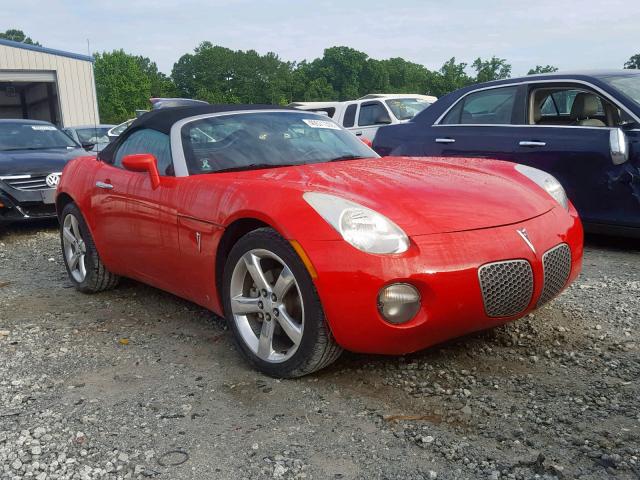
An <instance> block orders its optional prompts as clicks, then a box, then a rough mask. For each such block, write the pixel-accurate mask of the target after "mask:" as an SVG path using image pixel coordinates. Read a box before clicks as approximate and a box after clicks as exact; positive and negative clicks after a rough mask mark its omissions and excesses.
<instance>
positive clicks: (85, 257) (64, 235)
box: [60, 203, 120, 293]
mask: <svg viewBox="0 0 640 480" xmlns="http://www.w3.org/2000/svg"><path fill="white" fill-rule="evenodd" d="M60 243H61V245H62V258H63V259H64V264H65V267H66V268H67V273H68V274H69V280H71V283H73V285H74V286H75V287H76V289H77V290H80V291H81V292H84V293H96V292H101V291H103V290H109V289H111V288H113V287H115V286H116V285H117V284H118V281H119V280H120V277H118V276H117V275H114V274H113V273H111V272H110V271H109V270H107V268H106V267H105V266H104V264H103V263H102V261H101V260H100V255H98V250H97V249H96V246H95V244H94V243H93V237H92V236H91V232H89V227H88V226H87V223H86V222H85V220H84V217H83V216H82V213H81V212H80V209H79V208H78V206H77V205H76V204H75V203H69V204H67V205H66V206H65V207H64V208H63V209H62V215H61V216H60Z"/></svg>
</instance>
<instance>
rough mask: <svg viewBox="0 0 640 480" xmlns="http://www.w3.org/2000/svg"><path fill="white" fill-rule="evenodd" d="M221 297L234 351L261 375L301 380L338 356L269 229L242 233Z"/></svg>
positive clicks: (286, 252) (296, 268)
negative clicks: (234, 344) (237, 351)
mask: <svg viewBox="0 0 640 480" xmlns="http://www.w3.org/2000/svg"><path fill="white" fill-rule="evenodd" d="M222 294H223V303H224V311H225V315H226V317H227V322H228V323H229V326H230V328H231V330H232V331H233V334H234V337H235V339H236V343H237V344H238V347H239V348H240V350H241V351H242V353H243V354H244V356H245V357H246V358H247V359H248V360H249V361H250V362H251V363H252V364H253V365H254V366H255V367H256V368H257V369H258V370H260V371H262V372H264V373H266V374H267V375H270V376H273V377H283V378H293V377H300V376H303V375H307V374H309V373H312V372H314V371H316V370H320V369H321V368H324V367H326V366H327V365H329V364H330V363H332V362H334V361H335V360H337V358H338V357H339V356H340V354H341V353H342V348H341V347H340V346H339V345H338V344H337V343H336V341H335V340H334V338H333V336H332V335H331V331H330V329H329V326H328V325H327V322H326V320H325V317H324V312H323V310H322V305H321V303H320V298H319V296H318V293H317V292H316V289H315V286H314V284H313V281H312V279H311V276H310V275H309V272H308V271H307V269H306V267H305V266H304V264H303V263H302V261H301V260H300V258H299V257H298V255H297V253H296V252H295V250H294V249H293V248H292V247H291V245H290V244H289V242H287V240H285V239H284V238H282V237H281V236H280V235H279V234H278V233H277V232H276V231H274V230H272V229H270V228H260V229H258V230H254V231H252V232H250V233H248V234H247V235H245V236H244V237H242V238H241V239H240V240H239V241H238V242H237V243H236V244H235V245H234V247H233V248H232V249H231V252H230V254H229V257H228V258H227V261H226V264H225V268H224V276H223V292H222Z"/></svg>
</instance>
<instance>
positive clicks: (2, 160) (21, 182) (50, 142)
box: [0, 119, 88, 227]
mask: <svg viewBox="0 0 640 480" xmlns="http://www.w3.org/2000/svg"><path fill="white" fill-rule="evenodd" d="M81 155H88V154H87V152H86V151H85V150H83V149H82V148H81V147H80V145H78V144H77V143H76V142H75V141H74V140H72V139H71V138H69V137H68V136H67V135H65V134H64V133H62V131H60V130H59V129H58V128H57V127H56V126H54V125H52V124H51V123H49V122H41V121H38V120H22V119H19V120H2V119H0V227H1V226H2V225H3V224H4V223H8V222H15V221H19V220H27V221H28V220H32V219H37V218H54V217H55V216H56V207H55V203H54V199H55V198H54V197H55V192H56V187H57V186H58V182H59V181H60V176H61V175H62V169H63V168H64V166H65V165H66V163H67V162H68V161H69V160H71V159H72V158H75V157H78V156H81Z"/></svg>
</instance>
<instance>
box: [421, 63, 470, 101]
mask: <svg viewBox="0 0 640 480" xmlns="http://www.w3.org/2000/svg"><path fill="white" fill-rule="evenodd" d="M466 68H467V64H466V63H463V62H461V63H456V58H455V57H451V58H450V59H449V60H447V61H446V62H444V64H443V65H442V67H440V70H438V71H437V72H430V73H429V74H428V75H427V88H426V89H425V91H426V92H427V93H429V94H431V95H436V96H437V97H441V96H443V95H446V94H447V93H450V92H453V91H454V90H457V89H459V88H463V87H466V86H468V85H471V84H472V83H473V78H471V77H469V75H467V73H466Z"/></svg>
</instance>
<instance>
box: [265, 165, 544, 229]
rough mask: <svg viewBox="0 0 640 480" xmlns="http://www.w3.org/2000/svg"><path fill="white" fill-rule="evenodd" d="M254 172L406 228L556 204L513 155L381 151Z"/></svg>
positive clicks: (513, 215) (471, 223)
mask: <svg viewBox="0 0 640 480" xmlns="http://www.w3.org/2000/svg"><path fill="white" fill-rule="evenodd" d="M261 176H262V178H263V179H264V180H268V181H269V182H271V183H273V182H280V183H281V184H288V185H295V187H296V188H297V189H299V190H301V191H305V192H306V191H317V192H322V193H328V194H332V195H337V196H340V197H343V198H346V199H349V200H352V201H354V202H356V203H359V204H361V205H363V206H366V207H368V208H371V209H373V210H375V211H377V212H379V213H382V214H383V215H385V216H387V217H388V218H389V219H391V220H392V221H393V222H395V223H396V224H397V225H399V226H400V227H401V228H402V229H403V230H404V231H405V232H406V233H407V234H409V235H426V234H433V233H445V232H459V231H465V230H476V229H482V228H490V227H496V226H501V225H509V224H514V223H518V222H522V221H524V220H527V219H530V218H534V217H537V216H539V215H542V214H544V213H546V212H548V211H550V210H551V209H553V208H554V207H555V206H557V204H556V203H555V201H554V200H553V199H552V198H551V197H550V196H549V195H548V194H547V193H546V192H545V191H544V190H542V189H541V188H540V187H538V186H537V185H536V184H534V183H533V182H531V181H530V180H529V179H527V178H526V177H524V176H523V175H521V174H520V173H518V172H517V171H516V170H515V169H514V164H513V163H507V162H499V161H493V160H486V159H455V158H413V157H411V158H410V157H386V158H379V159H366V160H350V161H343V162H334V163H324V164H315V165H304V166H300V167H290V168H286V167H285V168H280V169H273V170H269V171H267V170H265V171H262V175H261Z"/></svg>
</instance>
